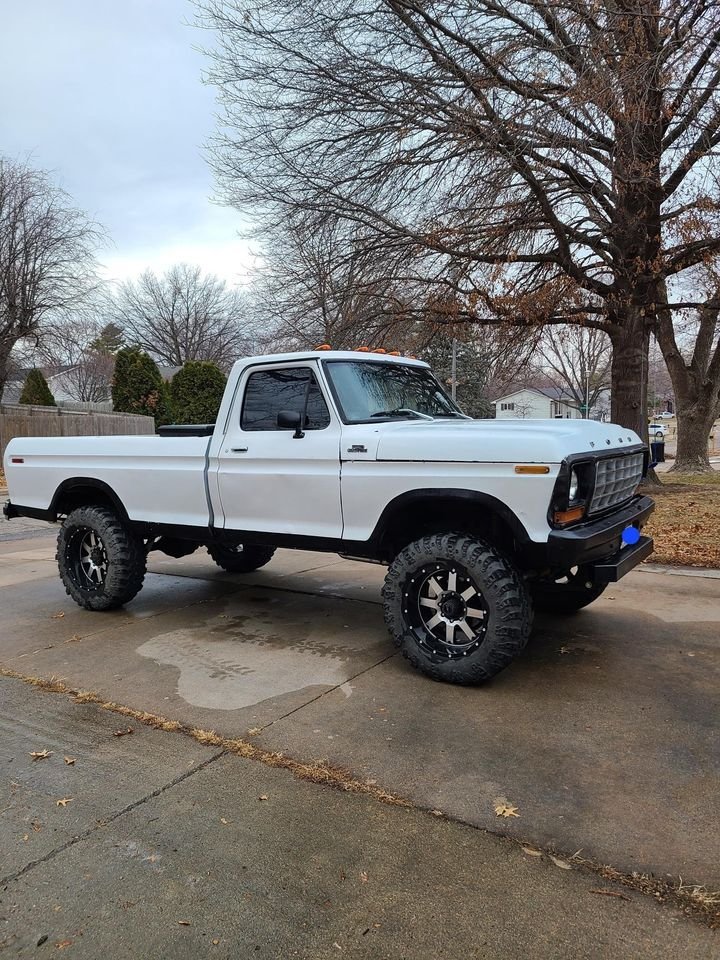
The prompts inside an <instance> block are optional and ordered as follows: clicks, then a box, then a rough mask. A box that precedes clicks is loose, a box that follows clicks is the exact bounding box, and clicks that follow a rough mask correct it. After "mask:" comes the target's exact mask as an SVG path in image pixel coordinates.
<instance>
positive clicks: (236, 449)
mask: <svg viewBox="0 0 720 960" xmlns="http://www.w3.org/2000/svg"><path fill="white" fill-rule="evenodd" d="M230 449H231V451H232V453H247V452H248V448H247V447H231V448H230Z"/></svg>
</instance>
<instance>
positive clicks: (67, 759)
mask: <svg viewBox="0 0 720 960" xmlns="http://www.w3.org/2000/svg"><path fill="white" fill-rule="evenodd" d="M63 760H64V761H65V763H66V764H67V765H68V766H69V767H72V766H74V765H75V763H76V761H77V757H63Z"/></svg>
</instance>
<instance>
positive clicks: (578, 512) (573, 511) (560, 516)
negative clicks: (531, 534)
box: [553, 506, 585, 523]
mask: <svg viewBox="0 0 720 960" xmlns="http://www.w3.org/2000/svg"><path fill="white" fill-rule="evenodd" d="M584 514H585V507H584V506H582V507H571V508H570V510H556V511H555V513H554V514H553V520H554V521H555V523H572V522H573V520H581V519H582V517H583V516H584Z"/></svg>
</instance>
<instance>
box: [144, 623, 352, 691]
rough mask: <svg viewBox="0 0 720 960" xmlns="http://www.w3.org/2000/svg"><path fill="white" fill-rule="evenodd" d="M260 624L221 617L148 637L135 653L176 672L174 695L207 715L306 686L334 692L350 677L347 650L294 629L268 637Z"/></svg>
mask: <svg viewBox="0 0 720 960" xmlns="http://www.w3.org/2000/svg"><path fill="white" fill-rule="evenodd" d="M269 619H270V618H268V620H269ZM266 623H267V621H266V620H265V618H264V617H249V616H232V617H231V616H227V617H224V618H222V617H221V618H218V619H215V620H213V621H211V622H210V623H208V625H207V627H206V628H205V629H203V628H200V629H198V628H194V629H181V630H172V631H170V632H168V633H163V634H160V635H159V636H157V637H153V639H152V640H149V641H147V642H146V643H144V644H142V646H140V647H139V648H138V653H139V654H140V655H141V656H143V657H148V658H149V659H151V660H154V661H155V662H156V663H160V664H167V665H170V666H173V667H176V668H177V669H178V670H179V672H180V675H179V677H178V687H177V692H178V695H179V696H180V697H182V699H183V700H185V701H186V702H187V703H189V704H190V705H191V706H194V707H202V708H205V709H211V710H239V709H241V708H243V707H250V706H254V705H255V704H258V703H260V702H262V701H263V700H268V699H271V698H274V697H279V696H282V695H284V694H288V693H293V692H295V691H297V690H302V689H304V688H306V687H311V686H323V687H335V686H338V685H339V684H342V683H343V682H344V681H346V680H347V679H348V677H349V676H351V675H352V673H353V672H354V671H353V670H352V669H351V668H350V666H349V660H350V659H351V655H352V653H353V651H352V650H349V649H348V648H347V647H343V646H341V645H339V644H337V643H334V642H333V641H332V640H331V639H330V638H328V640H325V639H324V638H322V637H315V638H310V637H308V636H307V634H306V633H305V630H302V629H298V628H299V627H301V626H302V625H300V624H297V623H296V624H294V625H293V626H294V630H288V632H287V633H283V634H279V633H268V632H267V628H266Z"/></svg>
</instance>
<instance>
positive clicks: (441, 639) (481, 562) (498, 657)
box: [383, 533, 532, 684]
mask: <svg viewBox="0 0 720 960" xmlns="http://www.w3.org/2000/svg"><path fill="white" fill-rule="evenodd" d="M383 601H384V609H385V622H386V624H387V626H388V629H389V630H390V634H391V636H392V638H393V640H394V642H395V644H396V646H397V647H399V649H400V651H401V652H402V654H403V656H405V657H406V658H407V659H408V660H409V661H410V663H411V664H412V665H413V666H414V667H416V668H417V669H418V670H421V671H422V672H423V673H425V674H427V675H428V676H429V677H432V679H433V680H444V681H447V682H449V683H459V684H470V683H481V682H483V681H485V680H489V679H490V678H491V677H493V676H495V674H497V673H499V672H500V671H501V670H503V669H504V668H505V667H507V666H508V665H509V664H510V663H511V662H512V661H513V660H514V659H515V657H517V656H518V655H519V654H520V652H521V651H522V650H523V648H524V647H525V644H526V643H527V640H528V636H529V634H530V626H531V623H532V610H531V606H530V600H529V596H528V593H527V590H526V588H525V584H524V581H523V579H522V577H521V576H520V575H519V573H518V572H517V571H516V570H515V568H514V567H513V566H512V564H511V563H510V561H509V560H507V559H506V558H505V557H504V556H502V554H500V553H499V552H498V551H496V550H495V549H494V548H493V547H492V546H491V545H490V544H488V543H485V542H484V541H482V540H477V539H475V538H472V537H466V536H463V535H462V534H454V533H450V534H443V535H441V534H437V535H434V536H429V537H423V538H422V539H421V540H417V541H415V543H411V544H410V545H409V546H407V547H405V549H404V550H403V551H402V552H401V553H399V554H398V556H397V557H396V558H395V560H394V561H393V562H392V564H391V565H390V568H389V570H388V574H387V576H386V578H385V585H384V587H383Z"/></svg>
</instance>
